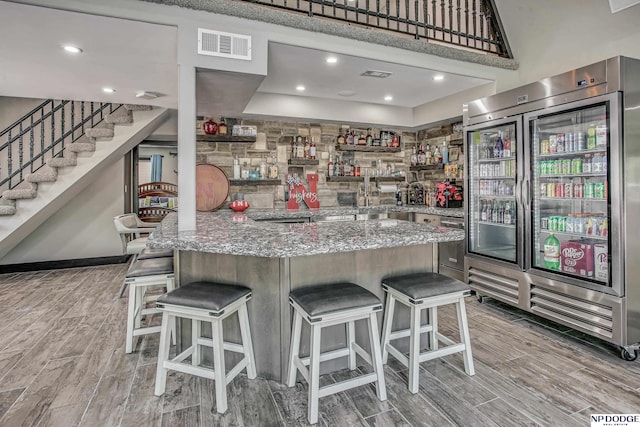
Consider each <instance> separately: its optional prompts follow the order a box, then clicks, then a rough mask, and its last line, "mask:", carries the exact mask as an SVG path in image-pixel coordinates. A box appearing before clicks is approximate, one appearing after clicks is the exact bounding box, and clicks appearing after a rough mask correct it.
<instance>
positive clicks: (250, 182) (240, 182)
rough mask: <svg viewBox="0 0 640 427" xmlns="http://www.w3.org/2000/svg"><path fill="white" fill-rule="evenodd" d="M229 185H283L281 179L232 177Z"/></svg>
mask: <svg viewBox="0 0 640 427" xmlns="http://www.w3.org/2000/svg"><path fill="white" fill-rule="evenodd" d="M229 185H235V186H239V187H246V186H248V185H282V181H281V180H279V179H230V180H229Z"/></svg>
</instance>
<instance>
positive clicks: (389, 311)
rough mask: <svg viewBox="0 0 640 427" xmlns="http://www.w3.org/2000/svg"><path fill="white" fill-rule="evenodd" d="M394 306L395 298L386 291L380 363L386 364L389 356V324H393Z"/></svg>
mask: <svg viewBox="0 0 640 427" xmlns="http://www.w3.org/2000/svg"><path fill="white" fill-rule="evenodd" d="M395 307H396V299H395V298H394V297H393V296H392V295H391V293H390V292H387V303H386V304H385V310H384V321H383V322H382V363H384V364H386V363H387V359H388V356H389V350H387V345H389V342H390V340H389V338H390V337H391V325H392V324H393V312H394V310H395Z"/></svg>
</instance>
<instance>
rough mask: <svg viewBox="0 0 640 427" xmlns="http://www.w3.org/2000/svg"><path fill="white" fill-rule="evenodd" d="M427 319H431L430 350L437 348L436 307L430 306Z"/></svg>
mask: <svg viewBox="0 0 640 427" xmlns="http://www.w3.org/2000/svg"><path fill="white" fill-rule="evenodd" d="M430 312H431V313H430V314H429V320H430V321H431V328H432V329H431V334H430V335H431V342H430V343H429V344H430V345H431V350H432V351H433V350H437V349H438V307H431V310H430Z"/></svg>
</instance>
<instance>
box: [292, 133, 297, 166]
mask: <svg viewBox="0 0 640 427" xmlns="http://www.w3.org/2000/svg"><path fill="white" fill-rule="evenodd" d="M297 155H298V149H297V147H296V137H295V136H294V137H293V139H292V140H291V159H292V160H293V159H295V158H296V157H297Z"/></svg>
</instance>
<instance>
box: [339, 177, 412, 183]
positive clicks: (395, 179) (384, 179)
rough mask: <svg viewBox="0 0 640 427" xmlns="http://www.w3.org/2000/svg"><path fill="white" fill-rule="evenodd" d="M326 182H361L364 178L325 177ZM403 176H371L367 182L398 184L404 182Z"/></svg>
mask: <svg viewBox="0 0 640 427" xmlns="http://www.w3.org/2000/svg"><path fill="white" fill-rule="evenodd" d="M326 180H327V182H363V181H364V176H327V177H326ZM404 180H405V177H404V176H371V177H369V181H377V182H398V181H404Z"/></svg>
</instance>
